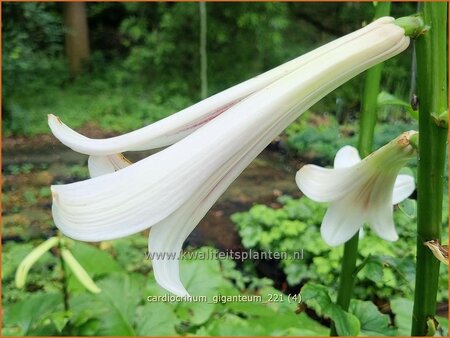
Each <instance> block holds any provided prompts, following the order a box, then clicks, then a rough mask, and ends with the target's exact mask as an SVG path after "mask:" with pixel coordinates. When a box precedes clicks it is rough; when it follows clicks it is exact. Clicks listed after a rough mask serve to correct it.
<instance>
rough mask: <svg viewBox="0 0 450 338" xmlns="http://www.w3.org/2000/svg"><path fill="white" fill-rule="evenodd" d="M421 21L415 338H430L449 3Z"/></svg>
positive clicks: (430, 6)
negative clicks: (438, 120)
mask: <svg viewBox="0 0 450 338" xmlns="http://www.w3.org/2000/svg"><path fill="white" fill-rule="evenodd" d="M423 19H424V22H425V24H427V25H429V26H430V30H429V31H428V32H427V34H424V35H422V36H421V37H419V38H418V39H417V42H416V53H417V94H418V98H419V133H420V142H419V156H418V170H417V176H418V177H417V191H418V203H417V205H418V209H417V266H416V286H415V294H414V310H413V323H412V331H411V334H412V335H413V336H424V335H426V334H427V320H429V319H430V318H433V317H434V315H435V313H436V295H437V289H438V279H439V261H438V260H437V259H436V258H435V257H434V256H433V254H432V253H431V251H430V250H429V249H428V248H427V247H425V246H424V244H423V243H424V242H425V241H428V240H432V239H434V240H440V238H441V224H442V197H443V188H444V165H445V153H446V142H447V130H446V128H443V127H442V126H440V125H439V124H437V123H436V121H435V119H434V118H433V116H434V115H440V114H441V113H443V112H445V111H446V110H447V44H446V43H447V3H445V2H430V3H428V2H426V3H424V4H423Z"/></svg>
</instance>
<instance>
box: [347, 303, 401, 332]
mask: <svg viewBox="0 0 450 338" xmlns="http://www.w3.org/2000/svg"><path fill="white" fill-rule="evenodd" d="M349 312H350V313H353V314H354V315H355V316H356V317H357V318H358V319H359V322H360V324H361V333H362V334H364V335H367V336H393V335H394V334H395V330H394V329H393V328H392V327H390V323H389V316H388V315H384V314H382V313H380V312H379V311H378V308H377V307H376V306H375V304H373V303H372V302H369V301H361V300H356V299H352V301H351V302H350V308H349Z"/></svg>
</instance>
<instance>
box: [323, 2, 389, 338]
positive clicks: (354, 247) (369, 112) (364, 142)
mask: <svg viewBox="0 0 450 338" xmlns="http://www.w3.org/2000/svg"><path fill="white" fill-rule="evenodd" d="M390 9H391V3H390V2H378V4H377V5H376V8H375V17H374V19H377V18H380V17H382V16H386V15H389V12H390ZM382 68H383V64H378V65H376V66H374V67H372V68H370V69H369V70H368V71H367V72H366V78H365V82H364V92H363V94H362V101H361V116H360V131H359V140H358V151H359V154H360V155H361V157H366V156H367V155H369V154H370V153H371V152H372V145H373V135H374V130H375V125H376V121H377V97H378V93H379V92H380V79H381V71H382ZM358 241H359V233H356V234H355V236H353V237H352V238H351V239H350V240H349V241H347V242H346V243H345V244H344V256H343V259H342V269H341V273H340V276H339V289H338V295H337V299H336V304H338V305H339V306H340V307H341V308H342V309H343V310H346V311H347V310H348V307H349V305H350V299H351V297H352V294H353V288H354V286H355V277H356V273H355V272H356V260H357V258H358ZM331 335H332V336H336V335H337V332H336V328H335V326H334V325H332V326H331Z"/></svg>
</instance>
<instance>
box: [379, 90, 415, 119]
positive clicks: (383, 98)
mask: <svg viewBox="0 0 450 338" xmlns="http://www.w3.org/2000/svg"><path fill="white" fill-rule="evenodd" d="M377 103H378V106H387V105H390V106H401V107H404V108H405V109H406V112H407V113H409V115H410V116H411V117H412V118H414V119H416V120H417V119H418V118H419V116H418V113H417V111H416V110H414V109H413V108H412V107H411V105H410V104H409V103H408V102H405V101H403V100H400V99H399V98H397V97H395V96H394V95H392V94H390V93H388V92H385V91H382V92H380V93H379V94H378V98H377Z"/></svg>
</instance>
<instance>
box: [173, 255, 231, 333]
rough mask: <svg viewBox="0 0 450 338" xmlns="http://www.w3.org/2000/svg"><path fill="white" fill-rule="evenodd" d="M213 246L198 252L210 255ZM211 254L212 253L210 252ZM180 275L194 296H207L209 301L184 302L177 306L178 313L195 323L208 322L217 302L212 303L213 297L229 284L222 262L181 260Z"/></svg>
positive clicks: (184, 318)
mask: <svg viewBox="0 0 450 338" xmlns="http://www.w3.org/2000/svg"><path fill="white" fill-rule="evenodd" d="M208 250H213V249H212V248H208V247H205V248H201V249H199V250H197V253H198V254H199V255H200V254H204V255H205V257H206V255H208V253H207V251H208ZM209 254H211V253H209ZM180 275H181V279H182V281H183V284H184V286H185V287H186V289H187V290H188V291H189V293H190V294H191V295H192V296H207V297H208V301H207V302H192V303H190V302H183V303H179V304H178V306H177V310H176V311H177V315H178V316H179V317H180V318H181V319H182V320H183V321H187V322H189V323H191V324H194V325H200V324H202V323H204V322H206V321H207V320H208V319H209V317H210V316H211V315H212V314H213V312H214V309H215V308H216V304H212V303H211V302H210V301H211V300H212V299H211V297H213V296H215V295H217V294H218V290H219V288H220V287H221V286H222V285H224V284H227V281H226V280H225V279H224V277H223V276H222V272H221V270H220V264H219V262H218V261H217V260H215V259H207V260H181V261H180Z"/></svg>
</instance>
